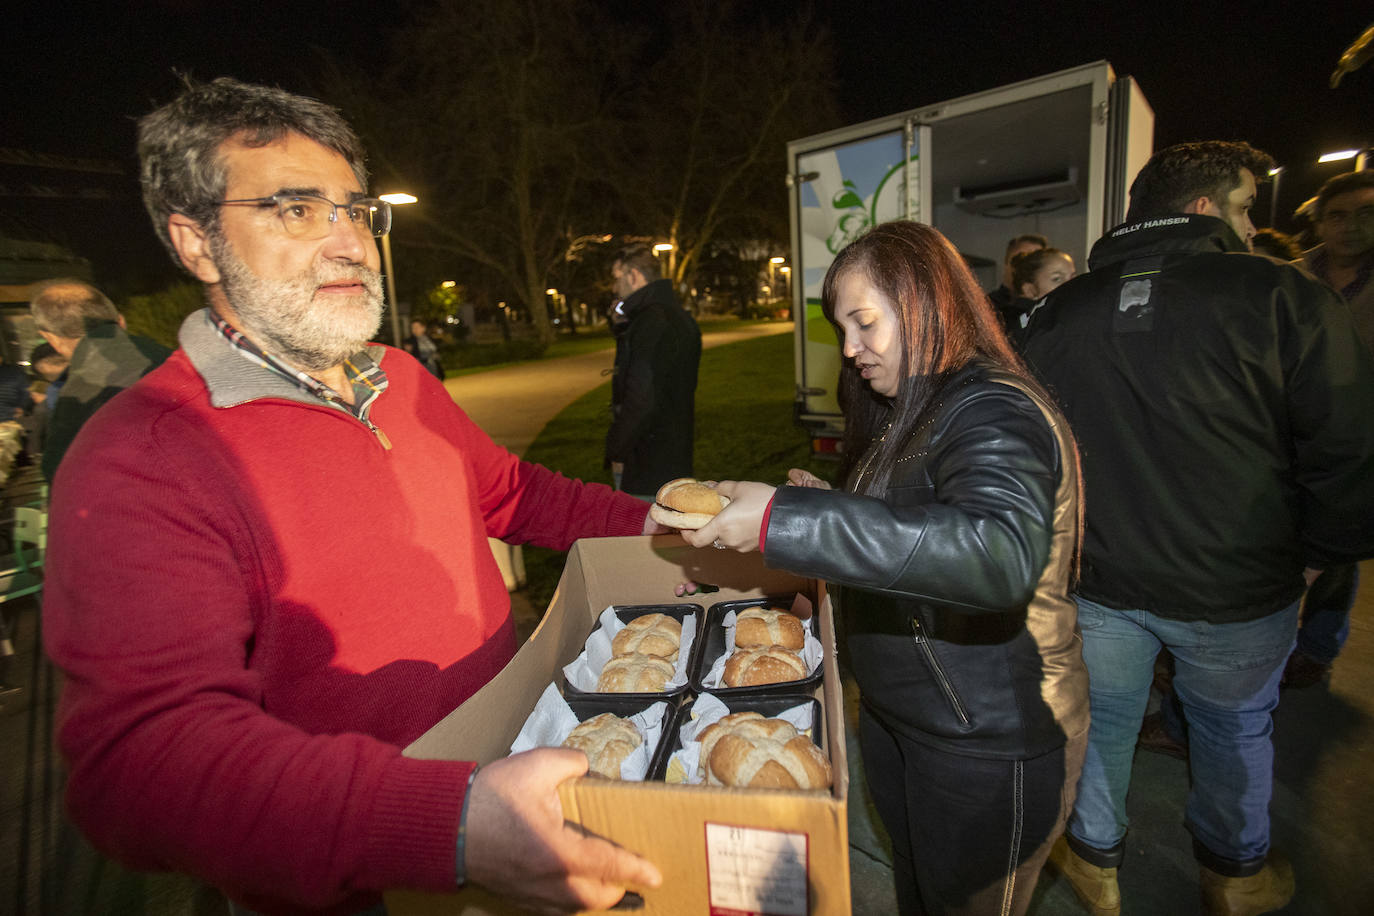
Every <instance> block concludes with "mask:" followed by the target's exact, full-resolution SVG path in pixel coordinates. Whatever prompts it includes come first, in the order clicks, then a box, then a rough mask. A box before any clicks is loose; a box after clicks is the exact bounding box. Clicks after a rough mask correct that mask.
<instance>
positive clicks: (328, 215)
mask: <svg viewBox="0 0 1374 916" xmlns="http://www.w3.org/2000/svg"><path fill="white" fill-rule="evenodd" d="M220 203H221V204H254V205H256V206H258V207H263V208H267V207H276V208H277V216H279V217H280V218H281V224H282V227H283V228H284V229H286V234H287V235H289V236H291V237H292V238H293V239H322V238H324V237H325V236H327V235H329V232H330V230H331V229H332V228H333V227H332V225H331V224H332V223H334V222H335V221H337V220H338V218H339V211H340V210H342V211H344V213H346V214H347V215H348V222H349V225H351V226H352V227H353V228H354V229H357V230H358V231H359V232H367V234H368V235H371V236H372V237H373V238H380V237H381V236H384V235H386V234H387V233H388V232H390V231H391V204H389V203H387V202H386V201H384V200H378V199H377V198H375V197H360V198H358V199H357V200H354V201H350V202H348V203H346V204H336V203H334V202H333V201H332V200H327V199H326V198H323V197H313V196H309V195H302V194H273V195H272V196H271V197H244V198H240V199H238V200H221V201H220Z"/></svg>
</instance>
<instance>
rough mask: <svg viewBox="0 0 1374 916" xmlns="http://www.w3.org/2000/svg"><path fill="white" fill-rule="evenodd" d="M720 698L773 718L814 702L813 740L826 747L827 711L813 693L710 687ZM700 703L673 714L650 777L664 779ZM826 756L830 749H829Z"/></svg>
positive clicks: (736, 707) (738, 708)
mask: <svg viewBox="0 0 1374 916" xmlns="http://www.w3.org/2000/svg"><path fill="white" fill-rule="evenodd" d="M707 692H708V693H710V694H711V695H712V696H714V697H715V698H716V699H717V700H720V701H721V702H722V703H724V704H725V708H726V709H728V710H730V712H732V713H735V712H756V713H759V714H760V715H763V716H767V717H768V718H772V717H774V716H776V715H777V714H778V713H780V712H782V711H783V710H786V709H791V708H792V707H794V706H801V705H803V704H810V706H811V740H812V741H813V742H814V743H815V745H816V746H817V747H819V748H820V749H821V750H822V751H826V747H825V714H824V712H823V709H822V707H821V702H820V700H817V699H816V698H815V697H813V696H810V695H809V694H804V693H768V694H758V693H754V694H748V695H744V694H738V693H736V695H734V696H724V695H722V693H721V692H720V691H718V690H711V691H707ZM694 705H696V698H693V699H691V700H688V701H687V702H686V703H683V704H682V705H681V706H679V707H678V708H677V712H676V713H675V714H674V715H673V722H672V725H671V726H670V727H669V728H668V730H667V732H666V733H665V734H664V736H663V747H662V749H661V754H660V760H659V763H658V770H657V772H655V771H654V770H652V769H651V770H650V771H649V778H650V779H655V780H660V781H661V780H662V779H664V777H665V776H666V775H667V772H668V759H669V758H670V757H672V756H673V754H674V753H675V752H676V751H678V750H679V749H681V747H682V737H681V733H682V726H683V725H684V724H686V723H687V722H690V721H691V719H692V707H693V706H694ZM825 756H826V759H829V757H830V753H829V751H826V755H825Z"/></svg>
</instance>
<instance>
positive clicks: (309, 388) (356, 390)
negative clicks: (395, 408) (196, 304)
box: [209, 309, 387, 426]
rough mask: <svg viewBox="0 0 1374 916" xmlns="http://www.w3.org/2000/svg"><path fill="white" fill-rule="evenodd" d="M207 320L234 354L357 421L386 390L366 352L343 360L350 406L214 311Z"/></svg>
mask: <svg viewBox="0 0 1374 916" xmlns="http://www.w3.org/2000/svg"><path fill="white" fill-rule="evenodd" d="M209 318H210V323H211V324H213V325H214V326H215V329H216V330H217V331H219V333H220V334H221V335H222V336H223V337H224V339H225V340H227V341H228V342H229V346H230V347H231V348H232V349H233V350H234V352H235V353H237V354H239V355H240V356H242V357H243V358H244V359H246V360H248V361H249V362H250V363H253V364H254V365H257V366H261V367H262V368H264V369H267V370H269V371H271V372H273V373H276V374H277V375H279V376H281V377H282V378H284V379H286V380H287V381H289V382H291V383H292V384H294V385H295V386H296V387H298V388H300V389H301V390H302V391H305V392H308V393H310V394H313V395H314V396H315V397H317V398H319V399H320V400H321V401H324V402H325V403H327V404H329V405H330V406H332V407H337V408H339V409H340V410H345V411H347V412H349V413H351V414H353V416H355V417H357V418H358V419H359V420H362V421H364V422H367V415H368V411H370V410H371V409H372V405H373V404H374V403H375V402H376V400H377V398H379V397H381V394H382V392H383V391H386V388H387V378H386V373H385V372H383V371H382V367H381V366H379V365H377V364H376V363H375V362H373V360H372V357H370V356H368V355H367V351H366V350H359V351H358V352H357V353H355V354H353V356H352V357H350V358H349V359H346V360H344V372H345V374H346V375H347V376H348V381H349V384H351V385H352V386H353V403H352V404H348V403H346V402H345V401H344V399H343V398H341V397H339V393H338V392H337V391H335V390H334V389H333V388H330V387H329V386H328V385H326V384H324V383H323V382H321V381H320V380H319V379H316V378H314V377H313V376H311V375H309V374H307V373H305V372H302V371H301V370H299V369H297V368H295V367H294V366H289V365H287V364H286V363H284V362H282V361H281V360H279V359H277V358H276V357H274V356H273V355H272V354H270V353H267V352H265V351H264V350H263V349H262V348H261V347H259V346H258V345H257V344H255V343H253V341H251V340H249V339H248V338H247V337H245V336H244V335H243V332H242V331H240V330H239V329H238V328H236V327H234V326H233V325H231V324H230V323H229V322H227V321H225V320H224V319H223V318H222V317H220V315H219V313H218V312H216V311H215V310H214V309H210V310H209ZM370 425H371V424H370V423H369V426H370Z"/></svg>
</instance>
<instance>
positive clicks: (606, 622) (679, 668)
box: [563, 605, 697, 693]
mask: <svg viewBox="0 0 1374 916" xmlns="http://www.w3.org/2000/svg"><path fill="white" fill-rule="evenodd" d="M599 622H600V624H601V626H600V627H598V628H597V629H595V630H592V634H591V635H590V636H588V637H587V644H586V645H585V646H583V647H582V654H581V655H579V656H577V658H575V659H573V660H572V662H570V663H569V664H567V665H565V666H564V668H563V676H564V677H566V678H567V679H568V683H569V684H571V685H572V686H573V687H576V688H577V689H578V690H581V691H582V692H584V693H597V692H598V691H597V689H596V682H597V681H598V680H600V678H601V669H602V668H604V667H606V662H608V661H610V660H611V656H613V655H614V654H615V653H614V652H612V651H611V641H612V640H614V639H615V634H617V633H619V632H620V631H621V630H623V629H625V624H624V623H623V622H622V621H621V619H620V618H619V617H617V616H616V615H615V605H610V606H609V607H607V608H606V610H604V611H602V612H601V617H600V618H599ZM696 631H697V615H696V614H695V613H692V614H687V615H686V616H684V617H683V618H682V641H681V643H679V645H678V650H677V661H676V662H675V663H674V665H675V667H674V669H673V676H672V678H671V679H670V680H669V681H668V683H667V684H665V685H664V686H663V690H662V691H656V692H662V693H669V692H672V691H674V690H676V689H678V688H679V687H683V686H686V684H687V662H688V660H689V659H690V658H691V655H692V641H693V640H694V639H695V638H696Z"/></svg>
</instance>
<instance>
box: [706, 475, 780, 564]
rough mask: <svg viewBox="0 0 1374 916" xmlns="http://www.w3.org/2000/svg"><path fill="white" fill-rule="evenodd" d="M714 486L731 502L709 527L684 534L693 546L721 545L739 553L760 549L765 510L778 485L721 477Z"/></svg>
mask: <svg viewBox="0 0 1374 916" xmlns="http://www.w3.org/2000/svg"><path fill="white" fill-rule="evenodd" d="M715 487H716V490H718V491H719V492H720V494H721V495H722V496H727V497H729V498H730V505H728V506H726V507H725V508H724V509H722V510H721V511H720V515H717V516H716V517H715V519H713V520H712V521H711V523H710V524H708V525H707V526H706V527H704V528H701V529H699V530H697V531H683V532H682V537H683V538H684V539H685V540H686V541H687V543H689V544H691V545H692V546H693V547H710V546H712V545H715V544H720V545H721V546H724V547H729V548H730V549H732V550H738V551H739V552H740V553H748V552H749V551H751V550H758V549H759V529H761V528H762V527H763V513H764V512H765V511H766V510H767V509H768V504H769V503H770V502H772V501H773V494H774V493H775V492H776V491H777V487H770V486H769V485H768V484H766V483H755V482H754V481H749V480H722V481H720V482H719V483H717V484H716V485H715Z"/></svg>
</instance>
